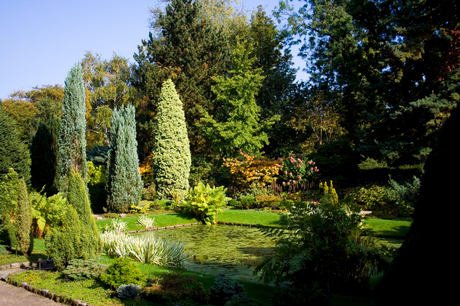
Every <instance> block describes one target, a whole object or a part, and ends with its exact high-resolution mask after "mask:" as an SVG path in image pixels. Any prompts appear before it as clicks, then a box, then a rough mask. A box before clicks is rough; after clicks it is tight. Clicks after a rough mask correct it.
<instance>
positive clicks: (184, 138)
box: [152, 80, 191, 199]
mask: <svg viewBox="0 0 460 306" xmlns="http://www.w3.org/2000/svg"><path fill="white" fill-rule="evenodd" d="M154 138H155V147H154V149H153V158H152V164H153V179H154V182H155V186H156V191H157V195H158V197H159V198H160V199H161V198H170V197H171V195H172V191H173V189H175V190H188V188H189V182H188V178H189V175H190V164H191V155H190V144H189V140H188V135H187V127H186V125H185V115H184V110H183V107H182V102H181V100H180V98H179V95H178V94H177V92H176V89H175V87H174V83H173V82H172V81H171V80H167V81H166V82H164V83H163V87H162V88H161V93H160V99H159V101H158V106H157V114H156V118H155V134H154Z"/></svg>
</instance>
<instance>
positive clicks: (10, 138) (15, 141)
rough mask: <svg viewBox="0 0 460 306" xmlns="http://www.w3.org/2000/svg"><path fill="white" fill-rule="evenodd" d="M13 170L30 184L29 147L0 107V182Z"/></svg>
mask: <svg viewBox="0 0 460 306" xmlns="http://www.w3.org/2000/svg"><path fill="white" fill-rule="evenodd" d="M10 168H12V169H14V171H16V173H17V174H18V176H19V177H24V180H25V181H26V184H29V183H30V156H29V151H28V150H27V146H26V145H25V144H24V143H23V142H22V141H21V139H20V138H19V136H18V133H17V131H16V127H15V125H14V123H13V122H12V121H11V119H9V118H8V117H7V116H6V115H5V114H4V112H3V108H2V107H1V105H0V180H1V179H2V178H3V177H4V176H5V175H6V174H7V173H8V171H9V169H10Z"/></svg>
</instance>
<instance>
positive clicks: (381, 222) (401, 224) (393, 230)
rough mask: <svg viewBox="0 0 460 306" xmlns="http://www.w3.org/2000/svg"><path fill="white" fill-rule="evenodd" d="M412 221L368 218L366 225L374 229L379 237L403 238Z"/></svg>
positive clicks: (365, 221)
mask: <svg viewBox="0 0 460 306" xmlns="http://www.w3.org/2000/svg"><path fill="white" fill-rule="evenodd" d="M411 223H412V222H411V221H397V220H386V219H374V218H368V219H365V220H364V224H365V226H367V227H368V228H370V229H372V231H373V232H374V234H375V235H376V236H377V237H389V238H390V237H391V238H401V239H403V238H404V237H406V234H407V233H408V232H409V228H410V225H411Z"/></svg>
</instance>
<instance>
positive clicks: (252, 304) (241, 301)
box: [224, 296, 291, 306]
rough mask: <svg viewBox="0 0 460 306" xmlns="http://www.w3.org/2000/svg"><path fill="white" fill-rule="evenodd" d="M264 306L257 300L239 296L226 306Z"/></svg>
mask: <svg viewBox="0 0 460 306" xmlns="http://www.w3.org/2000/svg"><path fill="white" fill-rule="evenodd" d="M263 305H265V304H263V303H261V302H259V301H257V300H254V299H251V298H248V297H240V296H237V297H234V298H232V299H231V300H229V301H227V302H226V303H225V305H224V306H263ZM289 305H291V304H289Z"/></svg>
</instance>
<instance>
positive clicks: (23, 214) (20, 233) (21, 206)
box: [14, 178, 34, 256]
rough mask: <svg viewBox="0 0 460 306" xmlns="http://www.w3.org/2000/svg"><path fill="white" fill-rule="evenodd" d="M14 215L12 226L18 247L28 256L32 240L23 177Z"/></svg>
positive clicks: (31, 247) (32, 244)
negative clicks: (14, 229)
mask: <svg viewBox="0 0 460 306" xmlns="http://www.w3.org/2000/svg"><path fill="white" fill-rule="evenodd" d="M16 215H17V217H16V220H15V222H14V226H15V228H16V238H17V240H18V244H19V249H20V250H21V252H22V254H23V255H24V256H29V255H30V254H31V253H32V251H33V246H34V243H33V241H34V240H33V235H32V210H31V207H30V201H29V194H28V193H27V186H26V182H25V181H24V178H21V179H20V180H19V186H18V207H17V213H16Z"/></svg>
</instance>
